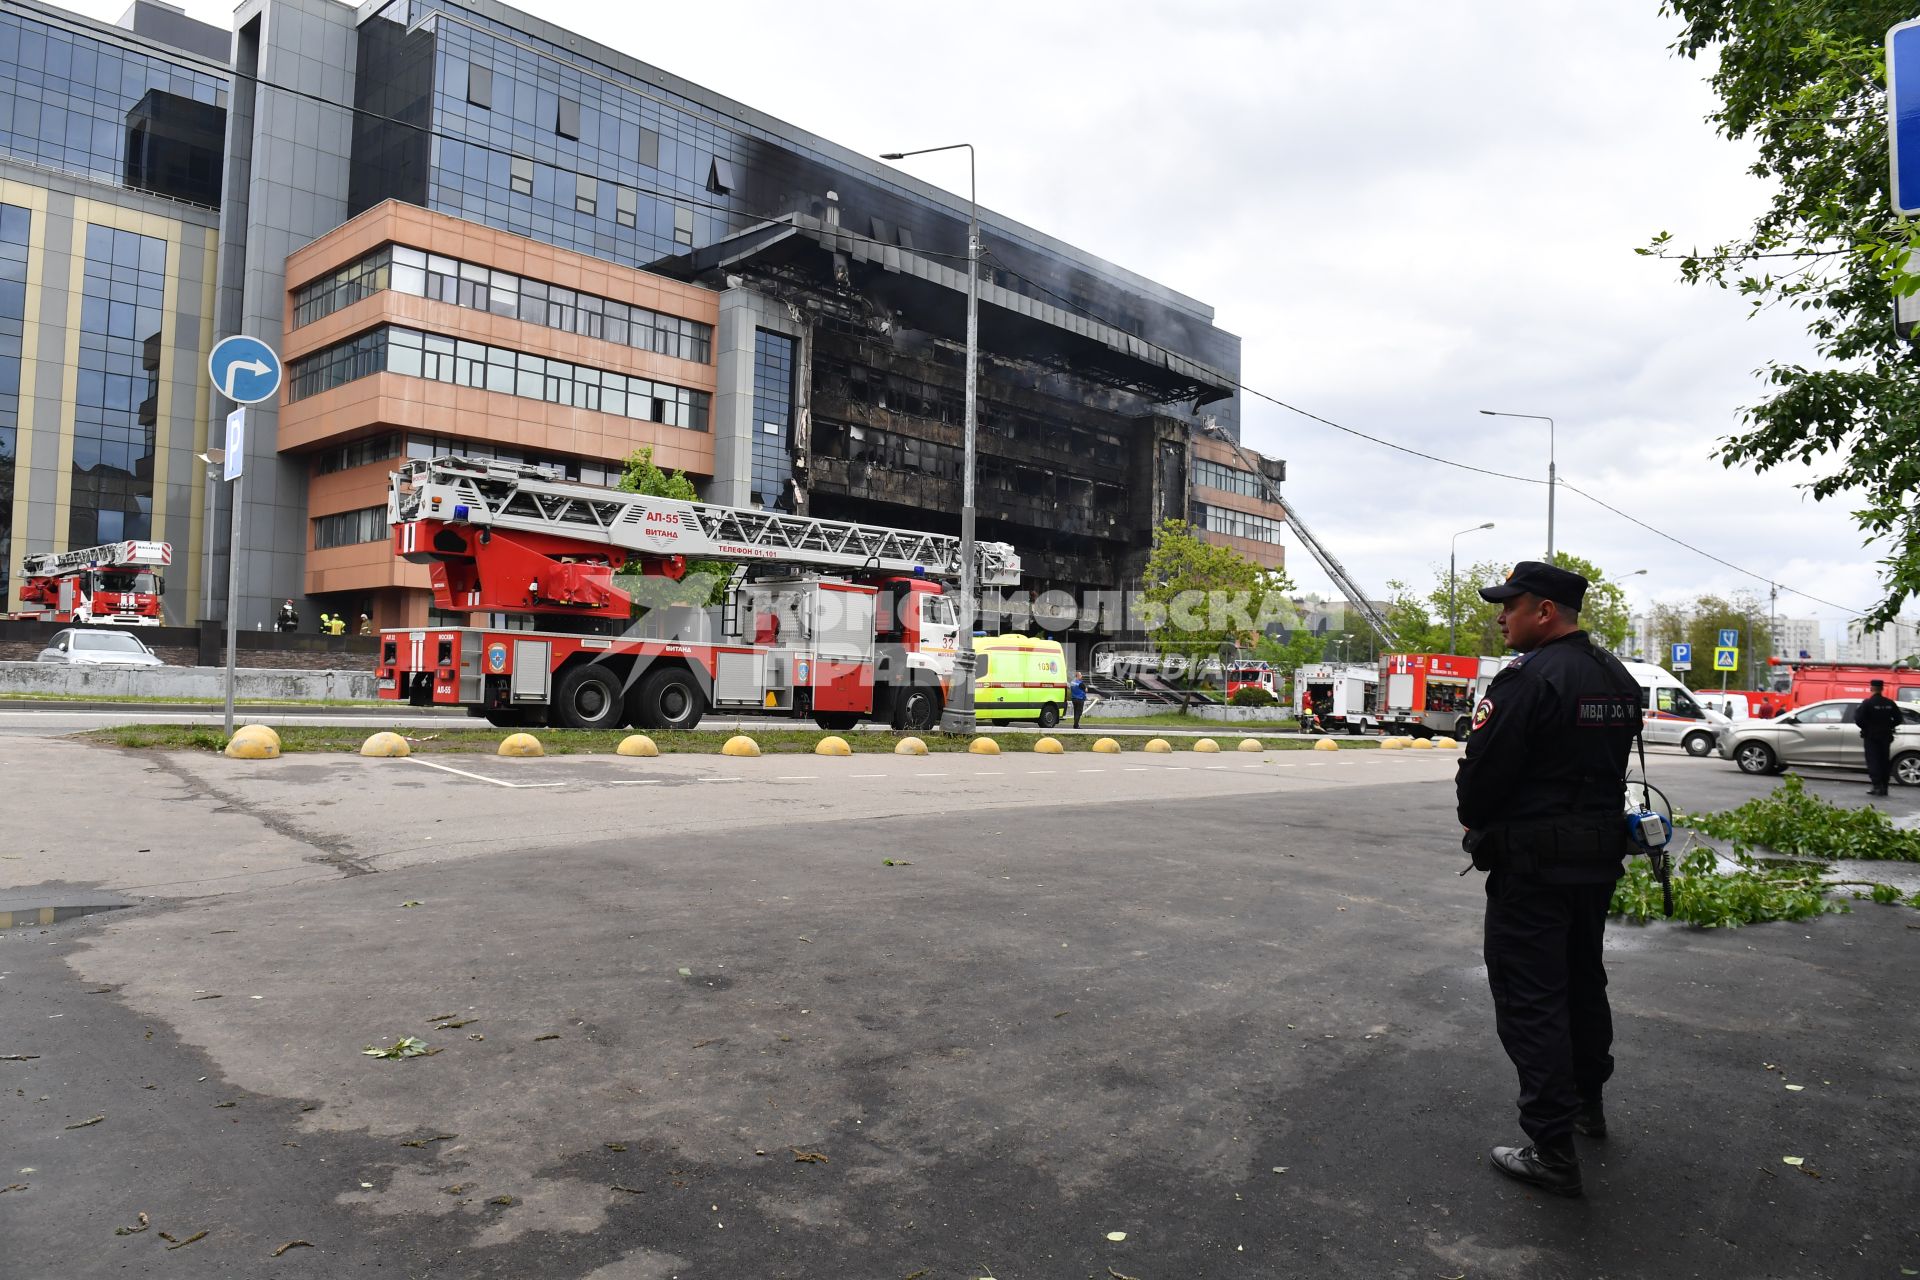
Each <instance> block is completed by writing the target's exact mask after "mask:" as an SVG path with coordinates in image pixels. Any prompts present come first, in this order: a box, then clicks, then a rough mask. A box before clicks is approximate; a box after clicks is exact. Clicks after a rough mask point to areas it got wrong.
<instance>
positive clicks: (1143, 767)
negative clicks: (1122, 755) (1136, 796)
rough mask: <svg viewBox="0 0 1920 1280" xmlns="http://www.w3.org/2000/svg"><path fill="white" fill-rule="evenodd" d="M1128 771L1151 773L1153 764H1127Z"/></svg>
mask: <svg viewBox="0 0 1920 1280" xmlns="http://www.w3.org/2000/svg"><path fill="white" fill-rule="evenodd" d="M1126 771H1127V772H1128V773H1151V772H1153V766H1152V765H1150V764H1130V765H1128V766H1126Z"/></svg>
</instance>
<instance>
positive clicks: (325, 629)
mask: <svg viewBox="0 0 1920 1280" xmlns="http://www.w3.org/2000/svg"><path fill="white" fill-rule="evenodd" d="M332 628H333V615H332V614H330V613H328V612H327V611H326V610H325V609H322V610H321V611H320V634H321V635H323V636H324V635H329V634H331V632H332Z"/></svg>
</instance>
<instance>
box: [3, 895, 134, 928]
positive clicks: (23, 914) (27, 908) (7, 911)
mask: <svg viewBox="0 0 1920 1280" xmlns="http://www.w3.org/2000/svg"><path fill="white" fill-rule="evenodd" d="M139 905H140V904H139V903H138V902H137V901H135V900H134V899H132V898H123V897H121V896H120V895H119V894H117V893H10V894H6V895H4V896H0V929H26V928H32V927H35V926H39V925H49V924H59V923H60V922H61V921H62V920H72V919H73V918H74V917H76V916H86V915H92V914H93V913H94V912H96V911H118V910H120V909H121V908H122V907H137V906H139Z"/></svg>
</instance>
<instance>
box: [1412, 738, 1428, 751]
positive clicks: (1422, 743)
mask: <svg viewBox="0 0 1920 1280" xmlns="http://www.w3.org/2000/svg"><path fill="white" fill-rule="evenodd" d="M1412 746H1413V749H1414V750H1415V751H1431V750H1433V739H1431V738H1415V739H1414V740H1413V743H1412Z"/></svg>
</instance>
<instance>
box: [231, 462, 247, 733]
mask: <svg viewBox="0 0 1920 1280" xmlns="http://www.w3.org/2000/svg"><path fill="white" fill-rule="evenodd" d="M245 482H246V474H245V473H244V472H242V473H241V474H240V475H236V476H235V477H234V478H233V489H232V491H231V492H229V493H228V494H227V503H228V505H229V506H230V507H232V509H233V511H232V515H233V520H232V523H231V525H230V526H229V528H228V532H227V716H226V732H227V736H228V737H229V738H231V737H232V736H233V647H234V634H233V633H234V631H235V630H236V629H237V625H238V619H239V616H240V486H241V485H242V484H244V483H245Z"/></svg>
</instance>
